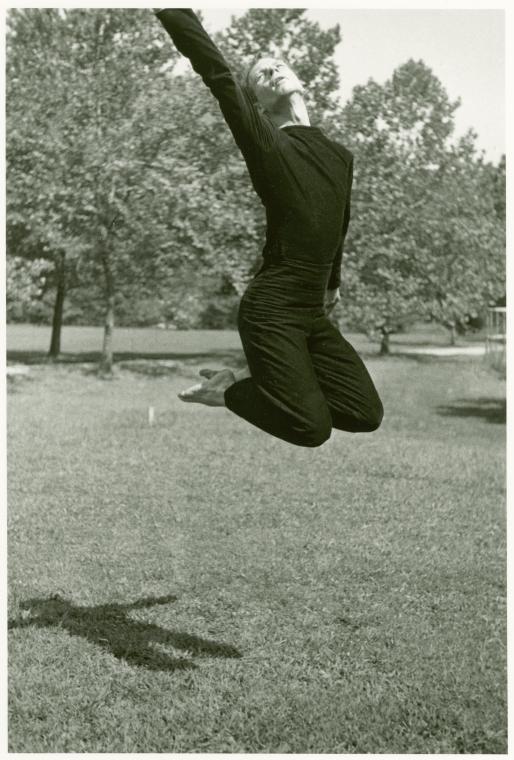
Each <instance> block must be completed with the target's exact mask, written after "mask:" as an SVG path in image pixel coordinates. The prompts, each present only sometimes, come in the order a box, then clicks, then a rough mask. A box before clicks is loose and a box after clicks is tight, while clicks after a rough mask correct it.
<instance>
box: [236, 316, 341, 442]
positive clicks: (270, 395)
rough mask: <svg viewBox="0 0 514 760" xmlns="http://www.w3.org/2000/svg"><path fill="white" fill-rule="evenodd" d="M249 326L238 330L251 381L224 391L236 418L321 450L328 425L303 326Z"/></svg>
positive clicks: (245, 324) (245, 380)
mask: <svg viewBox="0 0 514 760" xmlns="http://www.w3.org/2000/svg"><path fill="white" fill-rule="evenodd" d="M286 322H287V319H286V317H285V316H284V321H283V322H282V323H279V322H277V323H275V322H273V323H268V324H266V326H259V325H254V324H251V323H249V322H246V321H245V320H244V319H240V323H239V332H240V335H241V340H242V343H243V347H244V350H245V355H246V359H247V362H248V368H249V372H250V373H251V376H250V377H246V378H243V379H241V380H238V381H237V382H235V383H234V384H233V385H231V386H230V387H228V388H227V390H226V391H225V404H226V406H227V408H228V409H230V410H231V411H232V412H234V413H235V414H237V415H239V416H240V417H242V418H243V419H245V420H247V422H250V423H251V424H252V425H255V426H256V427H258V428H260V429H261V430H264V431H266V432H267V433H270V434H271V435H274V436H276V437H277V438H281V439H282V440H284V441H287V442H289V443H293V444H296V445H297V446H320V445H321V444H322V443H324V442H325V441H326V440H327V439H328V438H329V437H330V432H331V428H332V421H331V418H330V412H329V410H328V406H327V403H326V401H325V398H324V396H323V393H322V391H321V388H320V386H319V383H318V381H317V378H316V375H315V372H314V368H313V366H312V362H311V360H310V357H309V353H308V350H307V340H306V329H304V328H303V327H302V325H297V326H294V325H292V324H286Z"/></svg>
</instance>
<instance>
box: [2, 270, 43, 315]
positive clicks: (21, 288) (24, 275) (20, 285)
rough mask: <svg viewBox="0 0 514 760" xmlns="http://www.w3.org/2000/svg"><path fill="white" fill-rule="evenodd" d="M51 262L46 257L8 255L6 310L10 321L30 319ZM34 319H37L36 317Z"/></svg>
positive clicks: (41, 292) (41, 291)
mask: <svg viewBox="0 0 514 760" xmlns="http://www.w3.org/2000/svg"><path fill="white" fill-rule="evenodd" d="M50 267H51V263H50V262H49V261H47V260H46V259H32V260H26V259H24V258H22V257H20V256H10V257H9V258H8V259H7V262H6V312H7V319H8V320H10V321H30V317H31V316H32V317H33V316H34V314H33V312H34V306H36V309H35V310H36V311H37V305H38V304H39V298H40V296H41V295H42V294H43V292H44V287H45V279H46V273H47V271H48V269H49V268H50ZM36 321H38V320H37V319H36Z"/></svg>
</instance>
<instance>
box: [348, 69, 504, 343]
mask: <svg viewBox="0 0 514 760" xmlns="http://www.w3.org/2000/svg"><path fill="white" fill-rule="evenodd" d="M457 107H458V102H453V103H452V102H450V100H449V99H448V96H447V94H446V92H445V90H444V88H443V87H442V85H441V83H440V82H439V80H438V79H437V78H436V77H435V76H434V75H433V74H432V72H431V71H430V69H428V67H427V66H426V65H425V64H424V63H423V62H414V61H408V62H407V63H406V64H404V65H403V66H400V67H399V68H398V69H397V70H396V71H395V72H394V73H393V76H392V77H391V79H389V80H388V81H387V82H386V83H385V84H384V85H379V84H377V83H376V82H374V81H373V80H370V81H369V82H368V84H367V85H365V86H362V87H356V88H355V90H354V94H353V98H352V100H351V101H350V102H349V103H348V104H347V106H346V107H345V109H344V111H343V114H342V120H343V127H344V132H345V134H347V135H349V137H350V145H349V147H350V148H351V149H352V150H353V151H354V153H355V169H354V177H355V179H354V191H353V195H352V221H351V224H350V234H349V238H348V243H347V246H346V256H345V257H344V259H343V293H344V297H345V301H346V302H345V307H346V308H347V309H348V313H349V315H350V319H351V320H352V321H353V322H354V323H356V324H357V323H360V325H361V326H362V327H363V328H364V329H366V330H367V331H368V332H373V331H375V330H379V331H381V332H382V334H383V335H384V336H387V335H388V334H390V333H391V332H395V331H397V330H399V329H400V328H401V326H402V325H404V324H408V323H409V322H412V321H413V320H414V319H434V320H436V321H439V322H441V323H443V324H447V325H448V326H451V325H455V324H456V322H457V321H459V320H460V321H462V320H464V318H465V316H466V315H469V314H473V313H475V312H476V311H477V310H478V309H479V308H480V307H482V306H483V305H484V303H487V301H488V300H490V299H491V298H493V297H495V294H496V297H497V295H498V294H501V292H502V288H503V287H504V286H503V281H504V279H503V272H504V263H503V250H504V242H503V240H504V238H503V234H504V233H503V230H502V224H501V222H500V221H499V218H498V215H497V214H495V201H496V198H495V195H494V193H493V192H492V191H491V181H490V178H491V175H492V176H495V174H494V171H493V170H492V167H489V169H488V172H485V170H484V164H483V162H482V160H481V159H480V158H479V157H477V155H476V149H475V146H474V135H473V134H472V133H468V134H467V135H466V136H465V137H463V138H461V139H460V140H458V141H456V142H455V141H452V134H453V128H454V122H453V114H454V111H455V109H456V108H457Z"/></svg>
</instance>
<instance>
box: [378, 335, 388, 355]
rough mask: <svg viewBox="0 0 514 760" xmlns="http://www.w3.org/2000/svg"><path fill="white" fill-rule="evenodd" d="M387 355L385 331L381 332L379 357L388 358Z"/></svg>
mask: <svg viewBox="0 0 514 760" xmlns="http://www.w3.org/2000/svg"><path fill="white" fill-rule="evenodd" d="M389 353H390V349H389V333H388V332H387V331H386V330H382V340H381V341H380V356H388V355H389Z"/></svg>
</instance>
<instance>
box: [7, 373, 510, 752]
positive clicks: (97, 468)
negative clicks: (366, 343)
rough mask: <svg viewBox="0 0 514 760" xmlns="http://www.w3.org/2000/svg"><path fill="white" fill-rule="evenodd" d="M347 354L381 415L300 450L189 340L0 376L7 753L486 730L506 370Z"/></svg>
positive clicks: (420, 744) (279, 745) (502, 688)
mask: <svg viewBox="0 0 514 760" xmlns="http://www.w3.org/2000/svg"><path fill="white" fill-rule="evenodd" d="M368 364H369V368H370V371H371V373H372V375H373V377H374V378H375V380H376V383H377V386H378V387H379V389H380V391H381V394H382V396H383V399H384V404H385V408H386V417H385V419H384V423H383V426H382V427H381V429H380V430H379V431H378V432H376V433H374V434H372V435H360V436H359V435H355V436H352V435H349V434H343V433H334V435H333V436H332V438H331V439H330V441H329V442H328V443H327V444H325V445H324V446H323V447H321V448H320V449H313V450H309V449H301V448H295V447H292V446H288V445H287V444H285V443H283V442H281V441H279V440H277V439H274V438H271V437H269V436H266V435H265V434H264V433H261V432H260V431H258V430H256V429H253V428H252V427H250V426H249V425H247V424H245V423H244V422H243V421H242V420H239V419H238V418H236V417H235V416H232V415H231V414H230V413H229V412H227V411H225V410H217V409H207V408H203V407H197V406H195V405H185V404H182V403H181V402H180V401H179V400H178V399H177V398H176V392H177V391H178V390H179V389H180V388H182V387H183V386H184V384H185V383H187V382H189V377H190V376H192V375H193V373H194V372H196V369H197V368H196V367H195V366H193V365H192V364H190V365H187V366H185V367H182V369H180V370H177V368H175V369H173V368H170V370H169V374H168V376H166V375H162V374H153V375H145V374H141V372H139V373H135V372H131V371H129V370H126V369H120V370H119V371H118V373H117V375H116V378H115V379H114V380H113V381H111V382H106V381H101V380H98V379H97V378H96V377H95V376H94V374H92V373H91V372H90V371H89V368H88V367H86V366H83V365H79V364H77V365H66V366H62V365H61V366H55V367H51V366H34V367H32V368H31V371H30V373H29V376H28V378H23V377H20V378H15V379H14V380H13V381H12V383H11V384H10V386H9V397H8V404H9V417H8V463H9V473H8V487H9V546H10V553H9V581H10V600H9V620H10V632H9V639H10V648H9V656H10V680H9V689H10V722H9V734H10V735H9V747H10V751H11V752H52V753H55V752H88V753H90V752H315V753H406V752H408V753H504V752H506V673H505V661H506V652H505V647H506V641H505V606H504V605H505V554H504V550H505V531H504V528H505V498H504V475H505V462H504V443H505V428H504V425H503V422H504V406H503V401H504V386H503V384H502V383H501V381H500V380H499V379H498V378H497V377H496V376H495V375H493V374H490V373H489V372H488V371H487V370H486V369H485V368H484V366H483V365H482V363H481V362H479V361H477V360H474V361H470V360H466V361H463V360H459V361H448V360H445V361H443V362H441V361H437V360H434V359H431V360H429V359H425V360H423V361H415V360H412V359H410V360H407V359H390V360H388V361H383V360H379V359H374V360H370V361H369V362H368ZM186 376H187V377H186ZM149 405H151V406H154V407H155V412H156V417H155V423H154V425H152V426H150V425H149V424H148V416H147V409H148V406H149Z"/></svg>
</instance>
